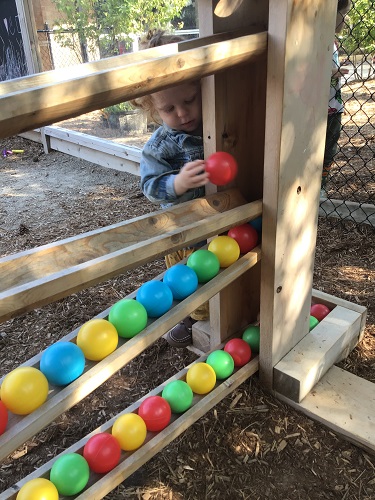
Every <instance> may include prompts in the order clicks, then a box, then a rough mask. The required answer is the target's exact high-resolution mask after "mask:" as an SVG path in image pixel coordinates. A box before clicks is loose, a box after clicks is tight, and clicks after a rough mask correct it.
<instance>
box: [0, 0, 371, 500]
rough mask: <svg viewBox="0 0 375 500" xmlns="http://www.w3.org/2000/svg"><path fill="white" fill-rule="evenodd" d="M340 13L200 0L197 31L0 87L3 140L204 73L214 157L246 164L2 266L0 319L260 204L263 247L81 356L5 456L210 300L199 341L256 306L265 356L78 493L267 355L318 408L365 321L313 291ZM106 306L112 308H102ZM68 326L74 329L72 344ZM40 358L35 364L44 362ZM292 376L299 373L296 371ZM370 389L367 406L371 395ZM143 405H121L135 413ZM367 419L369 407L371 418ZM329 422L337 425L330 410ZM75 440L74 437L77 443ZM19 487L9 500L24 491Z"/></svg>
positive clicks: (132, 461)
mask: <svg viewBox="0 0 375 500" xmlns="http://www.w3.org/2000/svg"><path fill="white" fill-rule="evenodd" d="M334 17H335V2H333V1H332V2H327V1H326V0H318V1H317V2H314V3H312V2H309V1H307V0H297V1H295V0H269V3H268V2H257V1H256V0H248V1H246V2H242V1H241V0H231V1H230V0H220V1H219V2H217V1H216V0H199V18H200V30H201V38H199V39H197V40H194V41H189V42H183V43H181V44H172V45H170V46H164V47H160V48H157V49H150V50H147V51H142V53H137V54H130V55H126V56H119V57H116V58H112V59H109V60H104V61H99V62H97V63H89V64H85V65H82V66H81V67H79V68H77V70H76V73H75V74H74V76H73V77H71V76H67V75H66V74H64V73H63V72H61V71H56V72H55V71H54V72H51V73H45V74H38V75H34V76H30V77H26V78H22V79H18V80H14V81H11V82H4V83H1V84H0V105H1V109H2V114H1V116H0V136H1V137H5V136H8V135H10V134H16V133H20V132H24V131H27V130H32V129H34V128H35V127H39V126H44V125H48V124H49V123H52V122H53V121H56V120H62V119H64V118H68V117H72V116H76V115H79V114H83V113H85V112H88V111H91V110H93V109H98V108H101V107H103V106H107V105H110V104H114V103H116V102H120V101H122V100H124V99H130V98H134V97H137V96H141V95H144V94H146V93H148V92H152V91H156V90H160V89H163V88H166V87H168V86H171V85H175V84H178V83H180V82H182V81H187V80H193V79H196V78H203V80H202V90H203V103H204V104H203V117H204V146H205V155H206V156H208V155H209V154H211V153H212V152H214V151H216V150H225V151H228V152H230V153H232V154H234V155H235V157H236V159H237V161H238V163H239V174H238V177H237V179H236V181H235V185H234V189H229V190H228V189H226V190H225V191H224V192H221V191H219V192H216V188H215V187H214V186H211V187H210V189H208V192H207V197H206V198H204V199H202V200H195V201H193V202H188V203H186V204H183V205H180V206H178V207H175V208H173V209H171V210H167V211H161V212H158V213H155V214H151V215H149V216H146V217H141V218H138V219H135V220H133V221H128V222H127V223H124V224H120V225H116V227H109V228H103V229H101V230H98V231H94V232H92V233H88V234H86V235H82V236H81V237H75V238H71V239H69V240H65V241H63V242H58V243H57V244H53V245H46V246H45V247H41V248H39V249H35V250H31V251H28V252H23V253H22V254H17V255H15V256H11V257H9V258H4V259H1V261H0V266H1V267H0V270H1V273H2V276H4V279H3V283H4V289H3V290H2V291H1V293H0V310H1V314H0V316H1V318H2V320H3V321H4V320H5V319H7V318H10V317H13V316H15V315H17V314H21V313H23V312H25V311H27V310H30V308H32V307H35V306H36V305H42V304H46V303H48V302H51V301H53V300H57V299H58V298H61V297H63V296H66V295H67V294H69V293H72V292H73V291H75V290H79V289H82V288H84V287H86V286H90V285H92V284H94V283H97V282H98V281H100V280H102V279H107V278H108V277H110V276H114V275H115V274H116V273H119V272H122V271H123V270H124V269H127V268H130V267H136V266H137V265H140V264H142V263H144V262H146V261H147V260H151V259H152V258H154V257H156V256H160V255H164V254H166V253H168V252H169V251H170V249H171V248H175V249H177V248H182V247H183V246H185V245H186V244H187V243H189V242H194V241H200V240H201V239H202V236H205V237H210V236H213V235H215V234H218V233H220V232H222V231H225V230H226V229H228V228H229V227H231V226H235V225H237V224H239V223H242V222H244V221H247V220H251V219H253V218H255V217H257V216H258V215H259V214H260V213H261V212H262V213H263V239H262V250H260V248H257V249H255V250H254V251H253V252H250V253H249V254H247V255H245V256H243V257H242V258H241V259H240V260H239V261H238V262H237V263H235V264H233V265H232V266H231V267H230V268H228V269H226V270H224V271H222V272H221V273H220V275H219V276H218V277H217V278H215V279H214V280H213V281H211V282H209V283H208V284H206V285H204V286H202V287H201V288H200V289H199V290H198V291H197V292H195V293H194V294H193V295H192V296H190V297H189V298H188V299H185V301H182V302H180V303H178V304H175V305H174V307H173V309H172V310H171V311H170V312H169V313H167V314H166V315H164V316H163V317H161V318H159V319H157V320H155V321H153V322H151V323H150V324H149V325H148V326H147V328H146V329H145V330H144V332H142V333H141V334H139V335H138V336H137V337H135V338H134V339H131V340H130V341H127V342H125V343H123V344H122V345H121V346H120V347H119V348H118V349H117V350H116V351H115V352H114V353H113V354H112V355H111V356H109V357H108V358H106V359H105V360H103V361H102V362H100V363H97V364H96V365H94V366H92V365H87V367H86V371H85V373H84V374H83V375H82V378H79V379H77V380H76V381H75V382H73V383H72V384H70V386H68V387H66V388H63V389H61V390H54V391H52V392H53V393H52V394H51V396H50V398H49V400H48V401H47V402H46V403H45V404H44V405H43V406H42V407H40V408H39V409H38V410H37V411H36V412H33V414H31V415H28V416H26V417H22V418H14V419H12V422H11V428H10V429H9V430H7V431H6V432H5V434H4V435H3V436H1V437H0V445H1V446H0V448H1V450H2V451H4V453H9V452H10V450H11V448H12V447H13V446H15V447H17V446H18V445H19V444H20V441H21V440H24V439H27V437H28V436H30V435H32V434H33V433H35V432H36V431H37V430H39V429H40V428H42V427H43V426H45V425H47V423H48V422H49V421H51V419H53V418H55V417H56V416H57V415H58V414H59V413H60V412H62V411H64V410H66V409H67V408H69V407H70V406H72V405H74V404H75V403H76V402H78V401H79V400H80V399H82V398H83V397H85V396H86V395H87V394H88V392H90V391H91V390H93V389H94V388H95V387H97V386H98V385H99V384H101V383H102V382H103V381H104V380H106V379H107V378H109V377H110V376H111V374H113V373H114V372H115V371H117V370H118V369H119V368H120V367H121V366H123V365H124V364H125V363H127V362H128V361H129V360H130V359H132V358H134V357H135V356H137V355H138V354H139V353H140V352H141V351H142V350H143V349H145V348H146V347H147V346H148V345H150V343H152V342H154V341H155V340H156V339H157V338H159V337H160V336H162V335H163V334H164V333H165V332H166V331H168V329H169V328H170V327H171V326H173V325H174V324H176V322H177V321H178V320H179V319H181V318H183V317H184V316H185V315H186V314H188V313H189V312H190V311H192V310H194V309H195V308H196V307H197V306H198V305H199V304H200V303H203V302H204V301H205V300H207V299H211V303H210V307H211V312H213V314H211V321H210V323H209V325H200V324H197V327H196V331H195V334H196V335H198V336H199V335H202V336H206V339H207V338H208V345H207V349H208V350H210V349H216V348H218V346H220V345H222V343H223V342H224V341H225V340H226V339H227V338H229V337H230V336H232V335H236V334H238V332H240V331H241V329H242V328H243V327H244V326H246V325H247V324H249V323H251V322H252V321H254V320H255V318H256V314H257V312H258V310H259V307H260V314H261V346H260V354H259V361H258V359H254V360H253V361H251V362H250V364H249V365H247V366H246V367H244V369H241V370H239V371H237V372H236V373H235V374H234V375H233V376H232V377H230V378H229V379H228V380H226V381H225V382H223V383H222V384H219V385H218V386H217V387H216V388H215V389H214V391H213V392H212V393H210V394H211V395H209V396H206V397H205V398H202V399H201V400H199V401H196V404H195V405H194V406H193V407H192V409H191V412H190V410H189V411H188V412H187V413H186V414H184V415H183V416H181V417H179V419H178V423H177V422H176V424H174V423H172V424H171V427H170V428H168V429H166V430H165V432H164V431H163V432H162V433H160V434H158V435H156V436H150V439H149V441H148V442H147V444H146V445H145V446H144V447H142V448H140V449H139V450H137V451H136V452H135V453H134V454H132V455H131V456H126V457H123V459H122V461H121V463H120V464H119V465H118V466H117V467H116V468H115V469H114V470H113V471H112V472H111V473H110V474H107V475H105V476H104V477H102V478H100V479H99V480H97V478H93V479H92V480H91V483H90V485H89V489H88V490H85V491H84V492H82V493H81V494H80V495H79V496H78V498H90V499H93V498H102V496H103V495H104V494H105V493H107V492H108V491H110V490H111V489H113V488H114V487H115V486H116V485H117V484H119V482H121V481H122V480H123V479H124V478H125V477H127V475H129V474H130V473H132V472H134V470H135V469H136V468H137V467H139V466H140V465H141V464H142V463H144V462H145V461H146V460H148V459H149V458H150V457H151V456H152V455H153V454H155V453H157V451H159V450H160V449H161V447H162V446H164V445H165V444H167V443H168V442H169V441H170V440H171V439H173V438H174V437H176V435H178V433H179V430H178V429H182V430H184V429H186V427H187V426H188V425H190V423H192V422H193V421H195V419H196V418H199V416H201V415H202V414H203V413H204V412H205V411H207V410H208V409H209V408H210V407H211V406H212V405H213V404H215V403H216V402H218V401H219V400H220V399H222V397H224V396H226V395H227V394H228V393H229V392H230V391H231V390H233V389H234V388H235V387H237V386H238V385H239V384H240V383H241V382H242V381H243V380H245V379H246V378H247V377H248V376H250V375H251V374H252V373H254V371H256V370H257V369H258V362H259V370H260V376H261V380H262V382H263V384H264V386H265V387H266V388H268V389H269V390H272V391H274V392H277V394H278V396H279V397H281V398H284V399H285V400H287V401H289V402H291V404H294V405H295V406H296V407H298V408H300V409H301V410H302V411H307V412H310V413H309V414H310V415H311V416H315V417H316V418H319V416H317V410H316V409H311V405H310V406H307V407H306V408H304V406H303V404H304V401H306V399H307V398H308V396H309V394H308V393H309V391H310V390H311V388H312V387H313V386H314V384H316V383H317V382H319V380H320V379H321V377H322V376H323V375H324V374H325V375H326V376H330V375H331V371H330V368H331V365H332V364H333V363H335V362H336V361H337V360H338V359H340V358H341V357H342V356H344V355H346V354H347V353H348V351H349V350H350V349H351V348H353V347H354V345H355V344H356V342H357V341H358V339H359V337H360V335H361V332H362V331H363V328H364V321H365V316H366V309H365V308H363V307H362V308H361V307H358V306H352V305H351V304H349V303H347V302H345V301H339V300H337V299H335V298H334V297H328V296H326V297H323V296H322V295H321V294H319V292H315V291H312V271H313V265H314V251H315V240H316V230H317V217H318V201H319V187H320V173H321V164H322V159H323V150H324V137H325V133H324V130H325V128H324V127H325V121H326V104H325V103H326V102H327V101H328V87H329V66H330V57H331V50H330V47H331V41H332V35H333V31H334ZM327 48H328V49H327ZM317 75H318V76H319V78H318V76H317ZM322 75H325V76H324V78H322ZM72 84H74V85H72ZM263 181H264V185H263ZM262 195H263V196H262ZM262 197H263V200H262V202H260V201H259V200H260V199H262ZM93 242H96V243H97V242H100V244H99V245H97V244H96V245H95V247H96V248H98V250H95V251H94V250H93V247H92V243H93ZM62 249H63V250H64V252H62V251H61V250H62ZM41 256H42V257H43V258H42V259H41ZM125 258H126V265H124V262H125ZM261 264H262V265H261ZM18 269H19V270H20V272H19V273H16V272H15V271H16V270H18ZM47 285H48V286H47ZM48 290H49V291H48ZM311 300H315V301H317V300H325V301H326V303H327V304H330V306H331V308H332V309H333V311H332V313H331V315H329V317H327V318H328V319H327V321H323V322H322V323H321V324H320V325H318V327H317V328H316V334H314V336H313V337H312V338H310V337H309V335H310V334H309V333H308V331H309V328H308V319H309V309H310V305H311ZM16 302H18V303H20V304H21V306H16V305H15V304H16ZM107 314H108V312H107V311H104V312H103V313H102V315H101V317H106V315H107ZM332 325H336V326H337V325H339V326H340V328H339V327H337V329H336V330H335V337H334V338H331V339H330V348H329V350H326V351H325V350H324V349H316V346H317V345H319V343H321V342H322V338H324V336H325V337H326V338H329V337H330V336H331V331H332ZM75 335H76V332H72V333H71V334H70V336H68V337H69V339H68V340H74V338H75ZM306 342H307V347H306V346H305V347H304V345H305V344H304V343H306ZM310 346H312V347H310ZM299 349H307V350H308V354H310V353H314V354H313V355H312V356H311V358H312V362H311V365H310V366H307V367H306V368H304V371H303V373H302V371H301V369H300V368H299V367H298V366H296V367H295V369H293V367H292V368H291V363H297V365H298V356H296V357H295V359H294V360H291V361H290V362H289V363H287V366H288V368H289V372H288V370H286V369H285V367H283V366H282V365H283V360H285V356H293V351H295V352H298V350H299ZM323 351H324V352H323ZM203 356H204V355H203ZM202 359H204V357H203V358H202ZM38 360H39V357H36V358H35V359H32V360H30V361H29V363H28V364H31V365H36V366H37V364H38ZM284 364H285V363H284ZM293 370H294V371H293ZM296 372H297V373H298V374H301V373H302V375H301V376H300V378H298V377H296V376H295V373H296ZM182 376H183V373H180V374H177V375H176V377H175V378H181V377H182ZM88 378H90V382H91V384H90V390H89V389H88V388H87V383H86V382H87V379H88ZM285 380H287V383H286V382H285ZM320 383H321V382H319V384H320ZM356 383H358V382H356ZM85 384H86V385H85ZM156 391H157V390H156ZM158 391H159V392H160V391H161V389H160V388H158ZM322 392H323V393H324V389H323V391H322ZM373 394H374V392H373ZM371 397H372V399H371ZM371 397H370V407H369V411H370V410H371V408H373V406H374V404H375V402H374V396H371ZM301 400H302V402H301ZM137 405H138V403H136V404H135V405H133V406H132V407H131V408H128V409H127V410H124V411H135V409H136V408H137ZM371 405H372V406H371ZM373 409H374V408H373ZM345 411H348V409H345ZM189 412H190V413H189ZM373 415H375V409H374V411H373V414H372V415H371V416H370V421H371V419H373ZM321 418H322V420H324V418H323V417H321ZM325 423H326V424H327V425H330V422H329V421H327V419H326V420H325ZM111 425H112V424H111V422H109V423H108V425H107V426H106V429H109V428H110V426H111ZM359 426H360V424H358V425H357V427H359ZM334 428H335V430H336V431H337V430H339V428H340V425H339V424H337V423H335V424H334ZM366 430H367V428H366ZM98 431H99V430H96V431H93V432H98ZM339 431H340V430H339ZM343 433H344V434H345V432H343ZM17 436H18V437H17ZM346 436H347V437H348V439H352V440H354V441H355V442H357V443H359V444H361V445H364V446H366V447H368V448H369V449H372V450H374V449H375V445H374V441H373V439H372V441H371V438H369V436H367V435H365V436H364V437H363V436H361V438H360V439H359V438H356V437H354V433H353V432H352V431H350V432H347V433H346ZM87 439H88V437H87V438H85V440H87ZM85 440H83V441H85ZM82 446H83V442H80V443H77V444H76V446H75V447H73V448H74V449H75V450H79V449H81V448H82ZM50 467H51V464H50V463H49V464H46V466H45V467H44V468H42V469H40V470H38V471H37V472H36V473H35V474H34V475H33V476H35V475H37V476H46V475H47V477H48V474H47V473H48V470H49V468H50ZM27 479H30V477H29V478H27ZM25 481H26V479H25V480H24V481H20V483H18V484H17V485H16V486H15V487H14V488H11V489H10V490H7V491H6V492H5V493H4V494H3V495H1V496H0V499H2V498H4V499H5V498H15V495H16V492H17V491H18V489H19V488H20V486H21V485H22V484H23V483H24V482H25Z"/></svg>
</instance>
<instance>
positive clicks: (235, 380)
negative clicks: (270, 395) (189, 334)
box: [0, 347, 259, 500]
mask: <svg viewBox="0 0 375 500" xmlns="http://www.w3.org/2000/svg"><path fill="white" fill-rule="evenodd" d="M218 349H220V347H218ZM207 355H208V354H206V355H203V356H202V357H200V358H198V359H197V360H196V361H195V362H194V363H192V364H191V365H189V366H188V367H185V368H184V369H183V370H181V371H180V372H179V373H177V374H176V375H175V376H174V377H172V378H170V379H169V380H167V381H166V382H164V384H161V385H160V386H159V387H157V388H156V389H154V390H153V391H152V392H150V393H149V394H147V395H146V396H144V397H143V398H142V399H140V400H139V401H137V402H136V403H134V404H133V405H131V406H130V407H128V408H127V409H126V410H124V411H122V412H121V413H119V414H118V415H116V416H115V417H113V418H112V419H111V420H109V421H108V422H106V423H105V424H103V425H102V426H101V427H100V428H98V429H96V430H95V431H93V432H92V433H90V434H89V435H87V436H86V437H84V438H83V439H81V440H80V441H78V442H77V443H75V444H74V445H72V446H71V447H70V448H68V449H67V450H65V451H64V454H65V453H80V454H82V450H83V447H84V445H85V444H86V442H87V441H88V440H89V438H90V437H91V436H93V435H95V434H97V433H99V432H111V429H112V425H113V424H114V422H115V420H116V419H117V418H118V417H119V416H120V415H124V414H125V413H130V412H136V411H137V409H138V407H139V405H140V404H141V402H142V401H143V400H144V399H145V398H146V397H149V396H155V395H161V393H162V391H163V389H164V387H165V386H166V384H167V383H169V382H171V381H172V380H184V379H185V376H186V373H187V371H188V369H189V367H190V366H192V365H193V364H195V363H198V362H204V361H205V360H206V358H207ZM258 366H259V362H258V357H255V358H254V359H252V360H251V361H250V362H249V363H247V364H246V365H245V366H243V367H242V368H240V369H237V370H235V372H234V373H233V374H232V375H231V376H230V377H229V378H228V379H226V380H224V381H219V382H217V383H216V386H215V387H214V389H213V390H212V391H211V392H209V393H208V394H206V395H204V396H199V395H197V394H195V395H194V399H193V404H192V406H191V408H190V409H189V410H187V411H186V412H185V413H183V414H182V415H177V414H172V420H171V423H170V424H169V425H168V426H167V427H166V428H165V429H164V430H162V431H161V432H158V433H155V432H148V433H147V437H146V441H145V443H144V444H143V445H142V446H141V447H140V448H139V449H138V450H136V451H134V452H131V453H129V452H127V453H125V452H122V454H121V459H120V463H119V465H118V466H117V467H115V468H114V469H113V470H111V471H110V472H108V473H107V474H104V475H102V474H95V473H93V472H92V471H90V478H89V482H88V485H87V486H86V488H85V490H84V491H82V492H81V493H80V494H78V495H74V496H70V497H63V496H60V497H59V498H60V499H62V498H80V499H86V500H100V499H101V498H103V497H104V496H105V495H106V494H107V493H109V492H110V491H112V490H113V489H114V488H115V487H116V486H118V485H119V484H120V483H121V482H122V481H124V480H125V479H126V478H127V477H129V476H130V475H131V474H133V472H135V471H136V470H137V469H139V467H141V466H142V465H143V464H144V463H146V462H147V461H148V460H150V458H152V457H153V456H154V455H156V453H158V452H159V451H160V450H162V449H163V448H164V447H165V446H167V445H168V444H169V443H170V442H171V441H172V440H173V439H175V438H176V437H177V436H179V435H180V434H182V432H184V431H185V430H186V429H187V428H188V427H190V426H191V425H192V424H193V423H194V422H196V421H197V420H198V419H199V418H200V417H202V416H203V415H204V414H205V413H207V411H209V410H210V409H211V408H212V407H213V406H215V405H216V404H217V403H218V402H219V401H221V400H222V399H223V398H225V397H226V396H227V395H228V394H230V393H231V392H232V391H234V389H236V388H237V387H238V386H239V385H240V384H242V383H243V382H244V381H245V380H246V379H248V378H249V377H250V376H251V375H253V374H254V373H256V372H257V371H258ZM61 455H62V454H60V455H58V456H56V457H54V458H53V459H52V460H50V461H49V462H47V463H46V464H44V465H43V466H42V467H40V468H39V469H38V470H37V471H35V472H34V473H32V474H30V475H29V476H27V477H25V478H24V479H22V480H21V481H19V482H18V483H17V484H15V485H14V486H12V487H11V488H9V489H8V490H6V491H5V492H4V493H2V494H1V495H0V500H6V499H15V498H16V497H17V493H18V491H19V490H20V488H21V487H22V486H23V485H24V484H25V483H27V482H28V481H30V480H31V479H35V478H38V477H45V478H46V479H48V478H49V474H50V470H51V468H52V466H53V464H54V462H55V461H56V460H57V459H58V458H59V457H60V456H61Z"/></svg>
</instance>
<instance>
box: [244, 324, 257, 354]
mask: <svg viewBox="0 0 375 500" xmlns="http://www.w3.org/2000/svg"><path fill="white" fill-rule="evenodd" d="M242 340H244V341H245V342H247V343H248V344H249V346H250V347H251V351H252V352H254V353H258V352H259V343H260V328H259V326H256V325H251V326H248V327H247V328H245V330H244V332H243V334H242Z"/></svg>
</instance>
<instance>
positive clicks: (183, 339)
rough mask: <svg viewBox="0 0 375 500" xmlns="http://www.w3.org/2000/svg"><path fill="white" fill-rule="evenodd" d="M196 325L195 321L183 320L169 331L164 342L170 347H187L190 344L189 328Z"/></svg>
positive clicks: (188, 318) (190, 319)
mask: <svg viewBox="0 0 375 500" xmlns="http://www.w3.org/2000/svg"><path fill="white" fill-rule="evenodd" d="M194 323H196V320H194V319H192V318H190V316H188V317H187V318H185V319H183V320H182V321H180V323H178V325H176V326H174V327H173V328H172V330H170V331H169V332H168V334H167V336H166V340H167V342H168V344H169V345H171V346H172V347H187V346H188V345H191V344H192V338H193V337H192V333H191V328H192V326H193V325H194Z"/></svg>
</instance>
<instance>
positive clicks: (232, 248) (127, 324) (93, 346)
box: [0, 221, 259, 434]
mask: <svg viewBox="0 0 375 500" xmlns="http://www.w3.org/2000/svg"><path fill="white" fill-rule="evenodd" d="M257 224H258V225H259V221H258V222H257ZM231 231H233V235H234V236H236V237H237V238H238V241H239V243H238V242H237V241H236V240H235V239H234V238H233V237H231V236H229V233H230V232H231ZM229 233H228V236H218V237H216V238H214V239H213V240H212V241H211V243H210V244H209V247H208V250H205V249H200V250H197V251H196V252H194V253H193V254H192V255H191V256H190V257H189V259H188V261H187V263H186V265H185V264H176V265H175V266H173V267H171V268H170V269H168V270H167V271H166V272H165V274H164V277H163V280H162V281H158V280H151V281H148V282H146V283H144V284H143V285H142V286H141V287H140V288H139V290H138V292H137V295H136V299H135V300H133V299H123V300H120V301H119V302H117V303H116V304H114V306H113V307H112V308H111V310H110V312H109V316H108V320H106V319H99V318H96V319H92V320H90V321H88V322H86V323H85V324H84V325H82V327H81V328H80V330H79V332H78V335H77V339H76V344H75V343H73V342H57V343H55V344H54V345H51V346H50V347H48V348H47V349H46V350H45V351H44V352H43V354H42V356H41V360H40V370H38V369H37V368H33V367H19V368H16V369H15V370H13V371H12V372H10V373H9V374H7V375H6V376H5V377H4V380H3V383H2V385H1V388H0V400H1V401H0V410H1V409H2V411H1V413H2V414H4V408H3V407H4V405H5V407H6V409H8V410H9V411H11V412H12V413H14V414H17V415H27V414H29V413H31V412H33V411H34V410H36V409H37V408H39V407H40V406H41V405H42V404H43V403H44V402H45V401H46V399H47V396H48V391H49V385H48V384H49V383H50V384H53V385H55V386H66V385H68V384H70V383H71V382H73V381H74V380H76V379H77V378H78V377H80V376H81V375H82V373H83V371H84V368H85V358H86V359H88V360H90V361H100V360H102V359H104V358H105V357H107V356H109V355H110V354H111V353H112V352H113V351H114V350H115V349H116V348H117V346H118V342H119V336H120V337H123V338H126V339H129V338H132V337H134V336H135V335H137V334H138V333H140V332H141V331H142V330H143V329H144V328H145V327H146V326H147V321H148V318H157V317H160V316H162V315H163V314H165V313H166V312H167V311H168V310H169V309H170V308H171V307H172V304H173V300H183V299H185V298H186V297H188V296H189V295H191V294H192V293H193V292H195V291H196V290H197V288H198V283H207V282H208V281H209V280H211V279H212V278H214V277H215V276H216V275H217V274H218V273H219V270H220V267H223V268H224V267H228V266H229V265H231V264H232V263H233V262H235V261H236V260H237V259H238V258H239V256H240V253H241V252H242V250H241V248H240V244H241V246H242V248H244V246H243V245H244V244H245V242H246V244H247V248H246V249H245V250H246V251H249V248H250V246H251V247H252V248H253V247H254V246H255V245H256V243H257V241H258V232H257V230H256V229H255V228H254V227H253V226H251V225H250V224H243V225H241V226H237V227H235V228H232V229H231V230H230V231H229ZM5 413H6V422H7V420H8V418H7V412H6V411H5ZM4 418H5V417H4ZM4 418H2V424H0V434H2V433H3V432H4V430H5V429H3V430H2V427H4ZM5 426H6V424H5Z"/></svg>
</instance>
